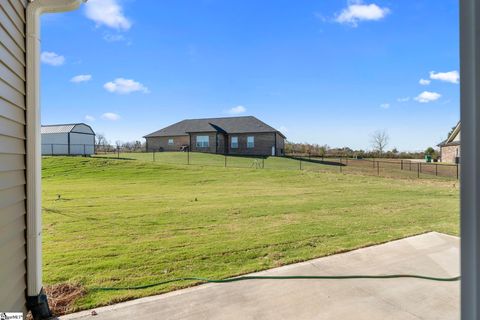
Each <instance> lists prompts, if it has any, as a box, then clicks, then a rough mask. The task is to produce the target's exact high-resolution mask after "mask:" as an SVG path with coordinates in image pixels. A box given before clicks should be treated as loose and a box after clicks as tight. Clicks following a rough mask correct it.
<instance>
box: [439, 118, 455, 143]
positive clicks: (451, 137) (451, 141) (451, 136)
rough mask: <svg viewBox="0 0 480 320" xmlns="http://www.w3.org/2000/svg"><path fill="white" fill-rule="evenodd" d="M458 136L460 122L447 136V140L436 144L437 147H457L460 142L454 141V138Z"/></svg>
mask: <svg viewBox="0 0 480 320" xmlns="http://www.w3.org/2000/svg"><path fill="white" fill-rule="evenodd" d="M459 134H460V121H459V122H458V123H457V125H456V126H455V128H454V129H453V131H452V133H450V135H449V136H448V138H447V140H444V141H442V142H441V143H440V144H438V146H439V147H445V146H457V145H459V144H460V141H455V138H456V137H457V136H458V135H459Z"/></svg>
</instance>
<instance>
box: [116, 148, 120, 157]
mask: <svg viewBox="0 0 480 320" xmlns="http://www.w3.org/2000/svg"><path fill="white" fill-rule="evenodd" d="M117 159H120V147H119V146H117Z"/></svg>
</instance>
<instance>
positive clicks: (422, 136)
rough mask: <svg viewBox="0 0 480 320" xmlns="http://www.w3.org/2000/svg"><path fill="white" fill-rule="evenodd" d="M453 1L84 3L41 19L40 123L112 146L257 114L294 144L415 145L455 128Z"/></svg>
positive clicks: (408, 147)
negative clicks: (378, 136)
mask: <svg viewBox="0 0 480 320" xmlns="http://www.w3.org/2000/svg"><path fill="white" fill-rule="evenodd" d="M458 48H459V37H458V0H442V1H438V0H416V1H393V0H391V1H380V0H374V1H366V0H365V1H344V0H295V1H293V0H262V1H258V0H162V1H158V0H90V1H89V3H88V4H87V5H84V6H82V8H81V9H80V10H78V11H75V12H70V13H64V14H56V15H46V16H44V17H43V20H42V60H43V64H42V122H43V123H44V124H54V123H69V122H87V123H89V124H90V125H92V127H93V128H94V130H95V131H97V132H99V133H104V134H105V135H106V137H107V139H108V140H110V141H111V142H112V143H113V142H115V141H117V140H121V141H131V140H137V139H141V137H142V136H143V135H145V134H148V133H150V132H153V131H155V130H158V129H160V128H162V127H164V126H166V125H169V124H171V123H174V122H177V121H179V120H182V119H185V118H199V117H222V116H230V115H254V116H257V117H258V118H260V119H262V120H264V121H265V122H267V123H268V124H270V125H272V126H274V127H276V128H277V129H279V130H282V131H283V132H284V133H285V135H286V136H287V137H288V139H289V140H291V141H295V142H310V143H319V144H328V145H329V146H332V147H343V146H349V147H351V148H363V149H370V148H371V145H370V140H371V139H370V136H371V134H372V133H373V132H374V131H376V130H383V129H385V130H387V132H388V133H389V136H390V144H389V148H393V147H396V148H398V149H401V150H423V149H425V148H426V147H428V146H434V145H436V144H437V143H439V142H440V141H441V140H442V139H444V138H445V135H446V134H447V133H448V131H449V130H450V128H451V127H452V126H454V125H455V124H456V122H457V121H458V119H459V89H460V87H459V84H458V82H459V77H458V70H459V52H458V51H459V50H458Z"/></svg>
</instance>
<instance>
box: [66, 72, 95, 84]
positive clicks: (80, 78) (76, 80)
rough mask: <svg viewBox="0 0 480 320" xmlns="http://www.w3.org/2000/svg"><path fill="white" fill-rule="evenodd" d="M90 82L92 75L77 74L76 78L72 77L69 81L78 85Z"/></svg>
mask: <svg viewBox="0 0 480 320" xmlns="http://www.w3.org/2000/svg"><path fill="white" fill-rule="evenodd" d="M90 80H92V75H90V74H79V75H78V76H75V77H73V78H72V79H70V82H73V83H80V82H87V81H90Z"/></svg>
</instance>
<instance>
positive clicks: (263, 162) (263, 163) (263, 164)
mask: <svg viewBox="0 0 480 320" xmlns="http://www.w3.org/2000/svg"><path fill="white" fill-rule="evenodd" d="M262 169H265V158H263V159H262Z"/></svg>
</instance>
